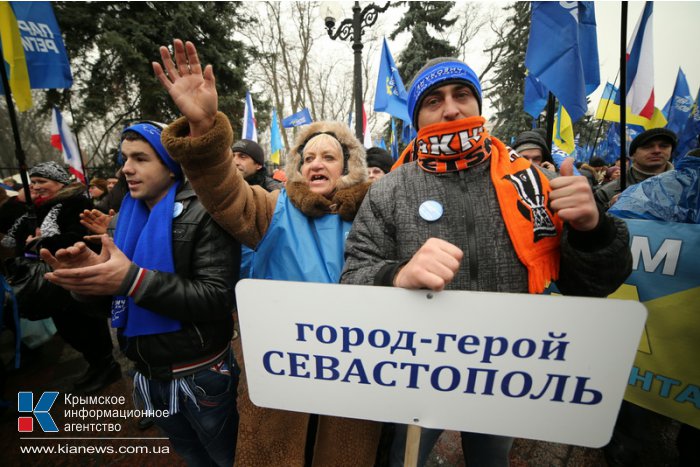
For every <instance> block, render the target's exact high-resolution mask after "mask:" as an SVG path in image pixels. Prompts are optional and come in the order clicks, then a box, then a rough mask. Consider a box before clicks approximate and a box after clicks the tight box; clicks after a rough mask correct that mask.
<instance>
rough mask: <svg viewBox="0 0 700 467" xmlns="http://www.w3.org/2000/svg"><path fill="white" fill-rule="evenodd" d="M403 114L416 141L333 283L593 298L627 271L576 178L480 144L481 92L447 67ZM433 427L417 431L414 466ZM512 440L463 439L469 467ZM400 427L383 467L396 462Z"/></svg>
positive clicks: (568, 169)
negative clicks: (553, 287)
mask: <svg viewBox="0 0 700 467" xmlns="http://www.w3.org/2000/svg"><path fill="white" fill-rule="evenodd" d="M408 111H409V115H411V117H412V119H413V126H414V127H415V128H416V129H417V130H418V136H417V137H416V138H415V140H413V141H412V142H411V143H410V144H409V147H408V148H407V150H406V151H405V152H404V154H403V155H402V158H401V159H400V161H399V162H397V164H395V166H394V169H393V171H392V172H391V173H389V174H388V175H386V176H385V177H384V178H383V179H382V180H381V183H375V184H374V185H372V187H371V188H370V190H369V193H368V194H367V196H366V198H365V200H364V202H363V204H362V207H361V208H360V211H359V212H358V214H357V217H356V218H355V222H354V224H353V228H352V231H351V232H350V235H349V236H348V240H347V242H346V247H345V255H346V263H345V269H344V271H343V276H342V279H341V281H342V282H343V283H348V284H374V285H385V286H394V287H403V288H408V289H431V290H435V291H440V290H443V289H450V290H475V291H488V292H508V293H536V294H538V293H542V292H543V291H544V290H545V288H546V287H547V285H548V284H549V283H550V282H552V281H555V282H556V284H557V286H558V288H559V290H560V291H561V292H562V293H564V294H567V295H582V296H595V297H604V296H607V295H608V294H610V293H612V292H613V291H614V290H615V289H617V287H618V286H619V285H620V284H622V282H623V281H624V279H625V278H626V277H627V276H628V275H629V273H630V272H631V263H632V260H631V254H630V251H629V248H628V246H627V245H628V232H627V228H626V227H625V224H624V222H621V221H618V220H615V219H613V218H612V217H609V216H607V215H606V214H604V213H602V212H601V211H599V210H598V208H597V207H596V204H595V200H594V198H593V193H592V192H591V188H590V185H589V184H588V182H587V181H586V179H585V177H580V176H572V173H573V172H572V163H573V160H572V161H570V162H566V163H564V164H563V165H562V167H561V169H560V173H561V175H562V176H560V177H557V178H554V179H552V180H548V179H547V176H545V175H544V174H543V172H541V171H540V170H538V168H537V167H536V166H534V165H532V164H531V163H530V162H529V161H528V160H527V159H526V158H524V157H520V156H518V154H517V153H516V152H515V151H513V150H512V149H510V148H508V147H506V146H505V145H504V144H503V143H502V142H501V141H500V140H498V139H496V138H495V137H493V136H491V135H490V134H489V132H488V130H486V128H485V127H484V123H485V120H484V118H483V117H481V85H480V83H479V80H478V78H477V75H476V74H475V73H474V71H473V70H472V69H471V68H470V67H469V66H467V65H466V64H465V63H463V62H461V61H459V60H457V59H454V58H438V59H434V60H431V61H429V62H428V63H427V64H426V65H425V66H424V67H423V68H422V69H421V70H419V71H418V73H417V74H416V76H415V77H414V79H413V81H412V83H411V86H410V91H409V94H408ZM439 435H440V430H426V429H423V430H422V436H421V447H420V453H419V465H423V464H424V463H425V460H426V459H427V457H428V454H429V453H430V450H431V448H432V445H433V444H434V442H435V441H436V440H437V438H438V437H439ZM512 442H513V439H512V438H509V437H503V436H495V435H486V434H479V433H462V447H463V451H464V453H465V458H466V460H467V464H468V465H482V466H483V465H485V466H507V465H508V454H509V451H510V447H511V445H512ZM404 445H405V428H402V427H401V426H399V427H398V429H397V434H396V437H395V440H394V444H393V446H392V454H391V465H392V466H394V465H403V450H404Z"/></svg>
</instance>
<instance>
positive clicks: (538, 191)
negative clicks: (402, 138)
mask: <svg viewBox="0 0 700 467" xmlns="http://www.w3.org/2000/svg"><path fill="white" fill-rule="evenodd" d="M483 124H484V119H483V118H482V117H470V118H465V119H462V120H457V121H452V122H445V123H436V124H433V125H428V126H426V127H425V128H422V129H421V130H420V132H419V133H418V136H417V137H416V139H415V140H414V141H413V142H411V143H409V145H408V148H407V150H405V151H404V152H403V153H402V154H401V157H399V159H398V161H397V162H396V163H395V164H394V167H392V170H393V169H395V168H396V167H398V166H399V165H402V164H404V163H407V162H411V161H413V160H416V159H418V165H419V166H420V168H421V169H423V170H425V171H426V172H431V173H446V172H453V171H457V170H466V169H469V168H470V167H473V166H475V165H477V164H480V163H482V162H484V161H486V160H488V159H489V158H491V167H490V175H491V182H492V183H493V186H494V188H495V190H496V196H497V198H498V204H499V206H500V208H501V216H502V217H503V221H504V223H505V226H506V230H507V231H508V236H509V237H510V240H511V242H512V243H513V247H514V248H515V253H516V254H517V255H518V258H519V259H520V261H521V262H522V263H523V264H524V265H525V267H526V268H527V271H528V291H529V292H530V293H541V292H542V291H544V289H545V288H546V287H547V286H548V285H549V283H550V281H552V280H556V279H557V278H558V277H559V241H560V237H561V231H562V225H563V223H562V221H561V219H559V216H557V215H556V214H554V213H553V212H552V210H551V209H550V208H549V203H550V200H549V193H550V191H551V188H550V187H549V180H547V177H545V176H544V175H543V174H542V173H541V172H540V171H539V170H537V169H536V168H535V167H534V166H533V165H532V164H531V163H530V162H529V161H528V160H527V159H525V158H523V157H520V156H518V155H517V154H516V153H515V151H512V150H509V148H507V147H506V146H505V145H504V144H503V143H502V142H501V141H499V140H498V139H496V138H494V137H492V136H490V135H489V134H488V132H487V131H486V129H485V128H483Z"/></svg>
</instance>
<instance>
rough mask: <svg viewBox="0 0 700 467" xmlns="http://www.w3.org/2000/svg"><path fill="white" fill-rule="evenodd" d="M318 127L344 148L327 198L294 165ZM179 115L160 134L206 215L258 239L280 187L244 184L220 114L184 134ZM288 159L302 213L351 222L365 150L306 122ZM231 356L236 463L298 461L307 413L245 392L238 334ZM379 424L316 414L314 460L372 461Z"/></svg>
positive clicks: (248, 241)
mask: <svg viewBox="0 0 700 467" xmlns="http://www.w3.org/2000/svg"><path fill="white" fill-rule="evenodd" d="M318 131H333V132H334V133H335V134H336V136H337V138H338V139H339V140H340V141H341V142H342V143H343V144H345V145H346V147H349V154H350V157H349V159H348V164H347V165H348V173H347V174H346V175H344V176H343V177H341V179H340V181H339V183H338V190H337V191H336V192H335V193H334V194H333V196H332V198H331V199H327V198H325V197H323V196H320V195H317V194H314V193H312V192H311V191H310V190H309V187H308V185H307V184H306V183H305V182H304V180H303V178H302V177H301V174H300V173H299V172H298V167H299V165H298V164H299V160H300V155H299V153H298V149H299V146H300V145H301V143H303V142H304V141H305V139H306V137H308V135H311V134H313V133H314V132H318ZM188 132H189V127H188V123H187V121H186V120H185V119H184V118H181V119H179V120H177V121H175V122H174V123H173V124H171V125H170V126H169V127H168V128H167V129H166V130H165V131H164V132H163V135H162V140H163V144H164V145H165V148H166V149H167V150H168V152H169V153H170V155H171V156H172V157H173V158H174V159H175V160H176V161H178V162H179V163H180V164H182V167H183V169H184V171H185V174H186V175H187V177H188V178H189V180H190V183H191V184H192V186H193V188H194V190H195V192H196V193H197V195H198V197H199V199H200V201H201V202H202V204H203V205H204V206H205V208H206V209H207V211H209V213H210V214H211V215H212V217H213V218H214V219H215V220H216V221H217V222H218V223H219V224H220V225H221V226H222V227H223V228H224V229H225V230H227V231H228V232H229V233H230V234H231V235H232V236H233V237H234V238H236V239H237V240H238V241H240V242H241V243H243V244H245V245H247V246H248V247H250V248H255V247H256V246H257V244H258V243H259V242H260V241H261V240H262V238H263V237H264V235H265V232H266V231H267V229H268V227H269V226H270V223H271V221H272V216H273V214H274V212H275V206H276V204H277V199H278V196H279V191H273V192H267V191H265V190H264V189H263V188H261V187H258V186H253V187H251V186H249V185H248V184H247V183H246V182H245V181H244V180H243V177H242V176H241V175H240V173H239V172H238V170H237V169H236V166H235V165H234V164H233V158H232V157H231V155H230V150H229V148H230V147H231V143H232V140H233V133H232V130H231V125H230V123H229V121H228V119H227V118H226V116H224V115H223V114H222V113H219V114H218V115H217V118H216V123H215V125H214V128H212V129H211V130H210V131H209V132H208V133H207V134H205V135H203V136H201V137H197V138H190V137H188ZM298 142H299V144H296V145H295V147H294V148H292V150H291V151H290V153H289V154H288V156H287V158H288V160H289V163H288V164H287V175H288V176H290V174H291V176H290V177H289V181H288V183H287V186H286V189H287V194H288V195H289V198H290V200H291V202H292V204H294V206H296V207H297V208H298V209H300V210H301V211H302V212H303V213H304V214H305V215H307V216H309V217H320V216H322V215H325V214H328V213H337V214H338V215H340V216H341V217H342V218H343V220H346V221H352V220H353V219H354V217H355V214H356V212H357V210H358V209H359V207H360V204H361V203H362V200H363V198H364V196H365V194H366V192H367V189H368V188H369V183H367V182H366V165H365V162H364V150H363V149H362V147H361V146H360V145H359V142H358V141H357V140H356V139H355V138H354V137H353V136H352V133H351V132H350V131H349V130H346V129H345V128H344V125H342V124H335V123H328V122H318V123H314V124H312V125H310V126H309V127H307V128H306V129H305V130H304V131H303V132H302V133H300V135H299V138H298ZM234 353H235V355H236V360H237V361H238V362H239V363H240V364H241V367H242V369H243V370H244V371H243V372H242V373H241V381H240V383H239V386H238V399H237V403H238V413H239V417H240V422H239V427H238V445H237V447H236V461H235V465H238V466H242V467H249V466H260V467H263V466H264V467H267V466H298V467H302V466H303V465H304V463H305V447H306V446H305V444H306V436H307V430H308V424H309V419H310V415H309V414H306V413H300V412H289V411H283V410H276V409H267V408H262V407H257V406H255V405H254V404H253V403H252V402H251V401H250V397H249V396H248V385H247V380H246V377H245V362H244V359H243V352H242V348H241V340H240V339H235V340H234ZM380 430H381V424H379V423H377V422H371V421H366V420H356V419H349V418H339V417H328V416H320V417H319V422H318V429H317V435H316V443H315V446H314V454H313V465H314V466H348V467H349V466H368V467H369V466H372V465H374V460H375V455H376V450H377V445H378V442H379V435H380Z"/></svg>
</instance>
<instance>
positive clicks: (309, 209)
mask: <svg viewBox="0 0 700 467" xmlns="http://www.w3.org/2000/svg"><path fill="white" fill-rule="evenodd" d="M370 185H371V183H370V182H364V183H358V184H357V185H353V186H351V187H349V188H345V189H343V190H338V191H336V192H335V193H334V194H333V197H332V198H331V199H328V198H326V197H325V196H322V195H319V194H316V193H314V192H312V191H311V189H310V188H309V185H307V184H306V183H304V182H289V183H287V186H286V189H287V195H288V196H289V200H290V201H291V202H292V204H293V205H294V206H296V207H297V208H298V209H299V210H300V211H301V212H303V213H304V215H306V216H309V217H321V216H324V215H326V214H338V215H339V216H340V218H341V219H343V220H344V221H348V222H352V221H353V219H355V214H357V210H358V209H360V205H361V204H362V200H363V199H364V198H365V195H366V194H367V190H369V187H370Z"/></svg>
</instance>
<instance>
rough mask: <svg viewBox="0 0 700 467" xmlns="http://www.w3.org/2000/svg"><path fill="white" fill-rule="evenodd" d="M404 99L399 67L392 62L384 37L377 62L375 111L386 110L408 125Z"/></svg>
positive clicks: (404, 93) (404, 92) (404, 90)
mask: <svg viewBox="0 0 700 467" xmlns="http://www.w3.org/2000/svg"><path fill="white" fill-rule="evenodd" d="M406 99H407V94H406V88H404V86H403V81H401V75H399V69H398V68H397V67H396V64H395V63H394V58H393V57H392V56H391V52H389V46H388V45H387V43H386V38H385V39H384V43H383V45H382V60H381V62H380V64H379V74H378V75H377V90H376V92H375V97H374V110H375V111H376V112H386V113H388V114H390V115H393V116H394V117H396V118H400V119H401V120H403V121H404V122H406V123H407V124H409V125H410V124H411V117H410V115H408V107H407V105H406Z"/></svg>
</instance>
